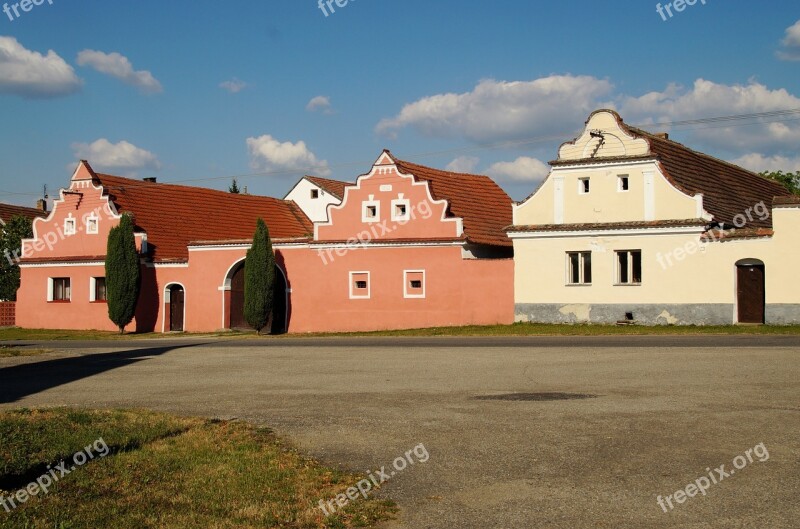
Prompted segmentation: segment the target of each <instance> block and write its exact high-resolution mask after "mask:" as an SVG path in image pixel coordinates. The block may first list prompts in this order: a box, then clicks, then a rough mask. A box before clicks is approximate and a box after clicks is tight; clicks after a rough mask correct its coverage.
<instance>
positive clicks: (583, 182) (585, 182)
mask: <svg viewBox="0 0 800 529" xmlns="http://www.w3.org/2000/svg"><path fill="white" fill-rule="evenodd" d="M590 189H591V187H590V185H589V179H588V178H579V179H578V193H579V194H581V195H588V194H589V190H590Z"/></svg>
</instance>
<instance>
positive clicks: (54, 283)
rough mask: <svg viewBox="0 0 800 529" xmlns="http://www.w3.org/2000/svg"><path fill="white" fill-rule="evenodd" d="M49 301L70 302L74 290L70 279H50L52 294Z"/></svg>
mask: <svg viewBox="0 0 800 529" xmlns="http://www.w3.org/2000/svg"><path fill="white" fill-rule="evenodd" d="M49 294H50V295H49V299H48V301H70V299H72V289H71V288H70V280H69V278H68V277H54V278H52V279H50V292H49Z"/></svg>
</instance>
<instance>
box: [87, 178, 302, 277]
mask: <svg viewBox="0 0 800 529" xmlns="http://www.w3.org/2000/svg"><path fill="white" fill-rule="evenodd" d="M96 178H97V180H98V182H99V183H101V184H102V185H103V187H104V189H105V192H106V193H107V194H108V195H109V197H110V198H111V200H112V201H113V202H114V204H115V205H116V206H117V208H118V210H119V211H120V213H125V212H130V213H133V215H134V221H135V224H136V226H137V229H139V230H143V231H145V232H146V233H147V244H148V248H149V251H150V252H151V255H152V258H153V259H154V260H155V261H156V262H164V261H181V260H184V261H185V260H186V259H188V257H189V252H188V249H187V246H188V245H189V243H190V242H191V241H199V240H203V241H211V240H230V239H242V240H252V237H253V233H254V232H255V229H256V221H257V219H258V218H259V217H261V218H263V219H264V222H266V223H267V226H268V227H269V231H270V236H271V237H272V238H273V239H295V238H309V237H310V236H311V234H312V233H313V231H314V230H313V226H312V223H311V221H310V220H309V219H308V217H306V215H305V214H304V213H303V212H302V211H301V210H300V208H299V207H298V206H297V205H296V204H295V203H294V202H291V201H285V200H279V199H276V198H271V197H262V196H256V195H242V194H232V193H227V192H224V191H217V190H214V189H205V188H201V187H189V186H181V185H174V184H158V183H155V182H144V181H141V180H131V179H129V178H122V177H120V176H113V175H106V174H97V175H96Z"/></svg>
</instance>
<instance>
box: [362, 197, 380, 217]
mask: <svg viewBox="0 0 800 529" xmlns="http://www.w3.org/2000/svg"><path fill="white" fill-rule="evenodd" d="M380 220H381V203H380V202H378V201H377V200H375V196H374V195H370V196H369V200H365V201H364V202H362V203H361V222H380Z"/></svg>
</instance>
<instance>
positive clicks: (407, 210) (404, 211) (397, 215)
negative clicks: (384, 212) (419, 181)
mask: <svg viewBox="0 0 800 529" xmlns="http://www.w3.org/2000/svg"><path fill="white" fill-rule="evenodd" d="M410 218H411V201H410V200H408V199H407V198H403V194H402V193H401V194H400V196H399V197H398V198H397V200H392V220H393V221H405V220H409V219H410Z"/></svg>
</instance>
